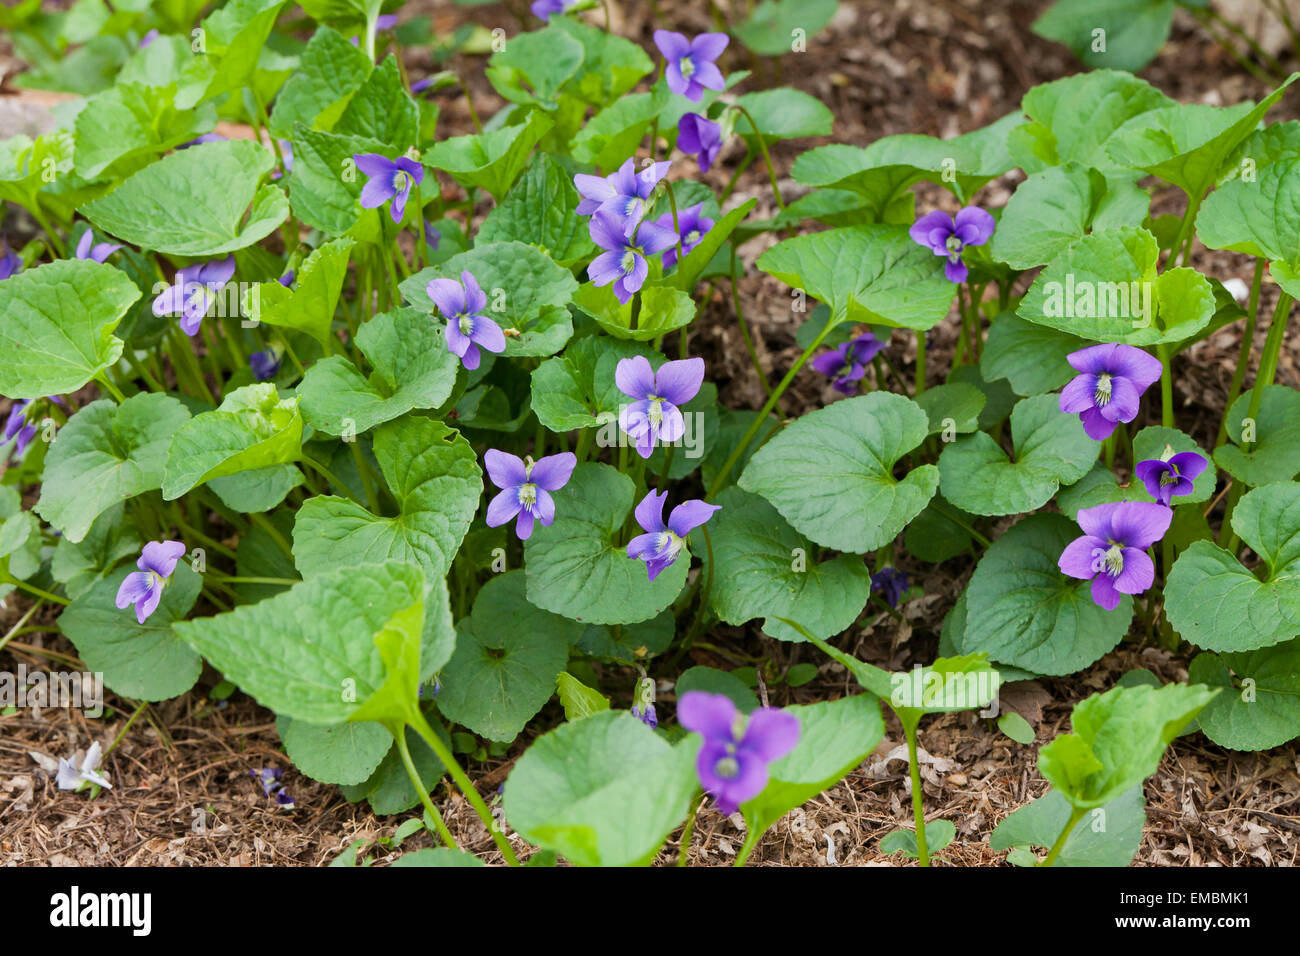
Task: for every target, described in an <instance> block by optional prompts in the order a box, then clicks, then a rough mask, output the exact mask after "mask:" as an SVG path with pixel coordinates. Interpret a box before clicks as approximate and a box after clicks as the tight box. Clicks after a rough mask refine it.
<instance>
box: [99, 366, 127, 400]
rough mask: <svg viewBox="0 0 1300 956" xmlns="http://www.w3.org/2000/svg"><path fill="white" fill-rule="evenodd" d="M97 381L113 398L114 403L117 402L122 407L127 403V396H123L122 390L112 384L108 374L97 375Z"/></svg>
mask: <svg viewBox="0 0 1300 956" xmlns="http://www.w3.org/2000/svg"><path fill="white" fill-rule="evenodd" d="M95 381H96V382H98V383H99V384H100V385H102V386H104V390H105V391H106V392H108V394H109V395H112V396H113V401H115V402H117V404H119V405H121V404H122V403H123V402H125V401H126V396H125V395H123V394H122V392H121V390H120V389H119V388H118V387H117V386H116V385H114V384H113V383H112V381H111V380H110V379H109V377H108V374H107V373H106V372H100V373H99V374H98V375H96V376H95Z"/></svg>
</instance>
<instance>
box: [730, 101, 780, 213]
mask: <svg viewBox="0 0 1300 956" xmlns="http://www.w3.org/2000/svg"><path fill="white" fill-rule="evenodd" d="M731 108H732V109H734V110H736V111H737V112H738V113H740V114H741V115H742V116H744V117H745V119H747V120H749V125H750V126H751V127H752V128H753V130H754V138H755V139H757V140H758V148H759V150H760V151H761V152H762V154H763V162H764V163H766V164H767V178H768V179H769V180H770V181H771V183H772V197H773V198H774V199H775V200H776V206H777V208H778V209H780V210H781V211H782V212H785V200H784V199H782V198H781V189H780V187H778V186H777V184H776V169H774V168H773V166H772V157H771V155H770V154H769V153H768V151H767V140H765V139H764V138H763V134H762V133H760V132H759V130H758V124H757V123H755V122H754V117H752V116H750V115H749V110H747V109H745V108H744V107H743V106H741V105H740V104H738V103H733V104H732V105H731Z"/></svg>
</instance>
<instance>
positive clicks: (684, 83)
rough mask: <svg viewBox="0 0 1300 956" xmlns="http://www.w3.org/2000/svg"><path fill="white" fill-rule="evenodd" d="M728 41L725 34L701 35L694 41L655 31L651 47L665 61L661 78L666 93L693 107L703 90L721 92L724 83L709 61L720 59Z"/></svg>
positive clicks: (720, 72)
mask: <svg viewBox="0 0 1300 956" xmlns="http://www.w3.org/2000/svg"><path fill="white" fill-rule="evenodd" d="M730 41H731V38H730V37H729V36H727V35H726V34H725V33H701V34H700V35H699V36H697V37H696V38H695V39H694V40H688V39H686V37H685V36H684V35H683V34H680V33H672V32H670V31H668V30H656V31H655V46H657V47H658V48H659V52H660V53H662V54H663V55H664V59H665V60H667V61H668V67H667V69H665V70H664V76H665V78H666V79H667V80H668V89H670V90H672V91H673V92H674V93H677V94H679V95H681V96H684V97H686V98H687V99H688V100H692V101H694V102H696V103H698V102H699V101H700V99H701V98H703V96H704V91H705V90H725V89H726V88H727V83H726V80H724V79H723V78H722V71H721V70H719V69H718V67H717V64H715V63H714V62H713V61H714V60H716V59H717V58H718V57H720V56H721V55H722V51H723V50H725V49H726V48H727V44H728V43H729V42H730Z"/></svg>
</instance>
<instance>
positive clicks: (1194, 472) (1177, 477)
mask: <svg viewBox="0 0 1300 956" xmlns="http://www.w3.org/2000/svg"><path fill="white" fill-rule="evenodd" d="M1208 464H1209V462H1208V461H1207V460H1206V458H1205V457H1204V456H1203V455H1198V454H1197V453H1196V452H1194V451H1180V452H1178V453H1177V454H1174V450H1173V449H1172V448H1170V447H1169V446H1167V445H1166V446H1165V454H1164V457H1161V458H1150V459H1148V460H1146V461H1140V462H1138V463H1137V467H1136V468H1134V469H1133V471H1134V473H1135V474H1136V475H1137V477H1138V478H1140V479H1141V481H1142V484H1143V485H1145V486H1146V489H1147V494H1149V495H1150V496H1151V497H1152V498H1154V499H1156V501H1158V502H1160V503H1161V504H1162V505H1164V506H1165V507H1166V508H1168V507H1170V501H1171V500H1172V499H1173V497H1174V495H1190V494H1191V493H1192V482H1193V481H1194V480H1195V479H1196V477H1197V476H1198V475H1199V474H1200V473H1201V472H1203V471H1204V470H1205V466H1206V465H1208Z"/></svg>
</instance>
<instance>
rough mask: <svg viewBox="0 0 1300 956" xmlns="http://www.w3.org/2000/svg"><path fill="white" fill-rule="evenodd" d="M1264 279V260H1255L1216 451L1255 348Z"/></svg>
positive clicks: (1226, 433)
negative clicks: (1235, 364)
mask: <svg viewBox="0 0 1300 956" xmlns="http://www.w3.org/2000/svg"><path fill="white" fill-rule="evenodd" d="M1263 280H1264V260H1263V259H1256V260H1255V277H1254V279H1252V280H1251V283H1250V301H1249V302H1247V304H1246V328H1245V331H1243V332H1242V334H1241V351H1240V352H1238V354H1237V367H1236V368H1235V369H1233V370H1232V384H1231V385H1230V386H1229V387H1228V400H1227V402H1226V403H1225V404H1224V406H1223V418H1222V419H1221V420H1220V421H1219V433H1218V435H1217V436H1216V437H1215V439H1214V448H1215V450H1216V451H1217V450H1218V449H1219V447H1220V446H1222V445H1223V443H1224V442H1225V441H1227V440H1228V409H1230V408H1232V403H1233V402H1235V401H1236V400H1237V396H1238V395H1240V394H1241V386H1242V383H1243V382H1244V381H1245V380H1246V368H1247V366H1249V365H1250V355H1251V352H1252V351H1254V348H1255V326H1256V325H1257V324H1258V323H1259V292H1260V286H1261V284H1262V283H1263Z"/></svg>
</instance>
